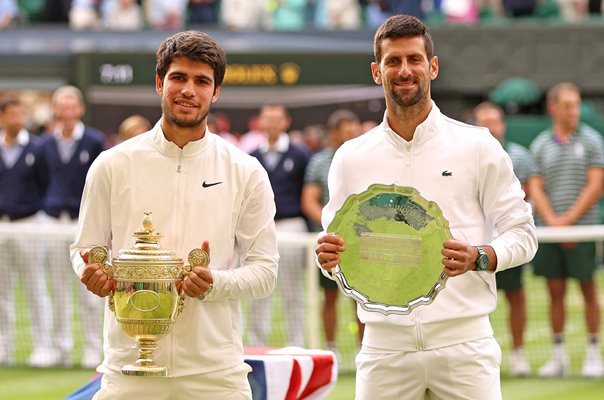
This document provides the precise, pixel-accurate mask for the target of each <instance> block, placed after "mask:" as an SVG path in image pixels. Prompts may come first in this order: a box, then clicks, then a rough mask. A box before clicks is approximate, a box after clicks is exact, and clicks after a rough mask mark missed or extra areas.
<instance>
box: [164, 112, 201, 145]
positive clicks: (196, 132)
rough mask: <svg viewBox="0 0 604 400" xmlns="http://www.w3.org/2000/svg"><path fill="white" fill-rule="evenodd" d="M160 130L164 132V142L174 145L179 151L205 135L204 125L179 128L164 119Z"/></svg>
mask: <svg viewBox="0 0 604 400" xmlns="http://www.w3.org/2000/svg"><path fill="white" fill-rule="evenodd" d="M161 129H162V131H163V132H164V137H165V138H166V140H168V141H170V142H172V143H174V144H175V145H177V146H178V147H180V148H181V149H182V148H183V147H185V146H186V145H187V143H189V142H193V141H196V140H201V139H203V137H204V136H205V133H206V125H205V124H203V123H202V124H200V125H199V126H196V127H193V128H181V127H178V126H175V125H173V124H170V123H168V122H167V121H166V120H165V119H163V120H162V123H161Z"/></svg>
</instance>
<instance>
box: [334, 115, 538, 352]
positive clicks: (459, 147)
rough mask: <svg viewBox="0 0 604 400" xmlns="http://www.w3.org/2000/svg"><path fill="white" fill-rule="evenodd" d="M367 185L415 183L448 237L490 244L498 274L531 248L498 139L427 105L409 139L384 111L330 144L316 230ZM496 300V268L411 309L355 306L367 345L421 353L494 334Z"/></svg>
mask: <svg viewBox="0 0 604 400" xmlns="http://www.w3.org/2000/svg"><path fill="white" fill-rule="evenodd" d="M374 183H380V184H385V185H392V184H395V185H399V186H410V187H414V188H416V189H417V190H418V191H419V192H420V194H421V195H422V196H423V197H424V198H426V199H427V200H431V201H434V202H436V203H437V204H438V205H439V206H440V208H441V210H442V212H443V214H444V216H445V218H446V219H447V220H448V221H449V228H450V230H451V234H452V235H453V237H454V238H455V239H459V240H462V241H465V242H467V243H470V244H472V245H490V246H492V247H493V249H494V250H495V253H496V255H497V271H501V270H504V269H507V268H510V267H514V266H517V265H520V264H523V263H526V262H528V261H530V260H531V259H532V258H533V256H534V254H535V252H536V250H537V238H536V232H535V225H534V222H533V217H532V213H531V208H530V205H529V204H527V203H526V202H525V201H524V192H523V191H522V189H521V187H520V183H519V182H518V179H517V178H516V176H515V175H514V171H513V169H512V163H511V161H510V158H509V156H508V155H507V154H506V152H505V151H504V149H503V147H502V146H501V144H499V143H498V142H497V140H496V139H495V138H493V137H492V135H491V134H490V133H489V131H488V130H487V129H485V128H478V127H474V126H470V125H466V124H463V123H461V122H458V121H455V120H453V119H450V118H448V117H446V116H444V115H443V114H442V113H441V112H440V110H439V109H438V107H436V105H435V104H434V103H433V104H432V110H431V112H430V114H429V115H428V117H427V119H426V120H425V121H424V122H423V123H421V124H420V125H419V126H418V127H417V129H416V130H415V134H414V137H413V140H411V141H410V142H407V141H405V140H404V139H402V138H401V137H400V136H398V135H397V134H396V133H395V132H394V131H393V130H392V129H390V127H389V126H388V123H387V120H386V117H384V121H383V122H382V123H381V124H380V125H379V126H377V127H375V128H374V129H372V130H371V131H369V132H367V133H365V134H364V135H361V136H360V137H358V138H356V139H353V140H349V141H347V142H345V143H344V144H343V145H342V146H341V147H340V148H339V149H338V150H337V152H336V154H335V156H334V158H333V162H332V164H331V167H330V171H329V178H328V185H329V196H330V200H329V203H328V204H327V205H326V206H325V208H324V210H323V214H322V224H323V229H324V230H326V229H327V227H328V226H329V224H330V223H331V221H332V219H333V218H334V215H335V213H336V211H337V210H339V209H340V208H341V207H342V205H343V203H344V201H345V200H346V198H347V197H348V196H350V195H351V194H358V193H361V192H363V191H365V190H367V188H368V187H369V185H371V184H374ZM493 232H499V234H498V236H497V237H495V238H494V237H493ZM376 279H379V277H376ZM496 303H497V289H496V286H495V275H494V274H493V273H489V272H474V271H470V272H467V273H465V274H463V275H461V276H458V277H454V278H449V279H448V280H447V283H446V288H445V289H444V290H443V291H442V292H440V293H439V294H438V296H437V297H436V299H435V300H434V302H433V303H432V304H430V305H427V306H421V307H418V308H416V309H414V310H413V311H412V312H411V313H410V314H408V315H394V314H391V315H388V316H385V315H382V314H380V313H378V312H368V311H365V310H363V309H361V308H360V307H358V308H357V309H358V315H359V318H360V320H361V321H362V322H364V323H366V324H367V327H368V329H367V330H366V331H365V337H364V340H363V343H364V344H366V345H369V346H373V347H378V348H382V349H391V348H394V349H401V350H421V349H431V348H436V347H441V346H447V345H452V344H457V343H461V342H464V341H467V340H474V339H479V338H483V337H488V336H491V335H492V334H493V331H492V328H491V325H490V322H489V319H488V314H489V313H490V312H492V311H493V310H494V309H495V306H496Z"/></svg>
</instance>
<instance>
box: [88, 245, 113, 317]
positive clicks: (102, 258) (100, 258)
mask: <svg viewBox="0 0 604 400" xmlns="http://www.w3.org/2000/svg"><path fill="white" fill-rule="evenodd" d="M108 258H109V252H108V251H107V249H106V248H105V247H103V246H94V247H93V248H92V249H90V252H89V253H88V262H89V263H90V264H99V265H100V266H101V268H102V269H103V271H105V273H106V274H107V276H109V278H111V279H113V265H111V264H109V263H108V262H107V260H108ZM109 309H110V310H111V311H113V312H115V303H114V300H113V290H112V291H111V292H110V293H109Z"/></svg>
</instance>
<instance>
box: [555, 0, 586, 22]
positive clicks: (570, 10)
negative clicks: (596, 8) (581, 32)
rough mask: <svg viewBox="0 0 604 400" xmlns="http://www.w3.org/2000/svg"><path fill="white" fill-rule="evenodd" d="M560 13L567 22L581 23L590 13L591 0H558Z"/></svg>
mask: <svg viewBox="0 0 604 400" xmlns="http://www.w3.org/2000/svg"><path fill="white" fill-rule="evenodd" d="M557 2H558V8H559V9H560V15H561V16H562V18H563V19H564V20H565V21H566V22H570V23H579V22H582V21H584V20H585V18H587V16H588V14H589V0H558V1H557Z"/></svg>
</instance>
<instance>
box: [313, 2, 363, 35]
mask: <svg viewBox="0 0 604 400" xmlns="http://www.w3.org/2000/svg"><path fill="white" fill-rule="evenodd" d="M315 26H316V27H317V28H319V29H333V30H335V29H348V30H351V29H359V28H360V27H361V6H360V4H359V1H358V0H317V8H316V15H315Z"/></svg>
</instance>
